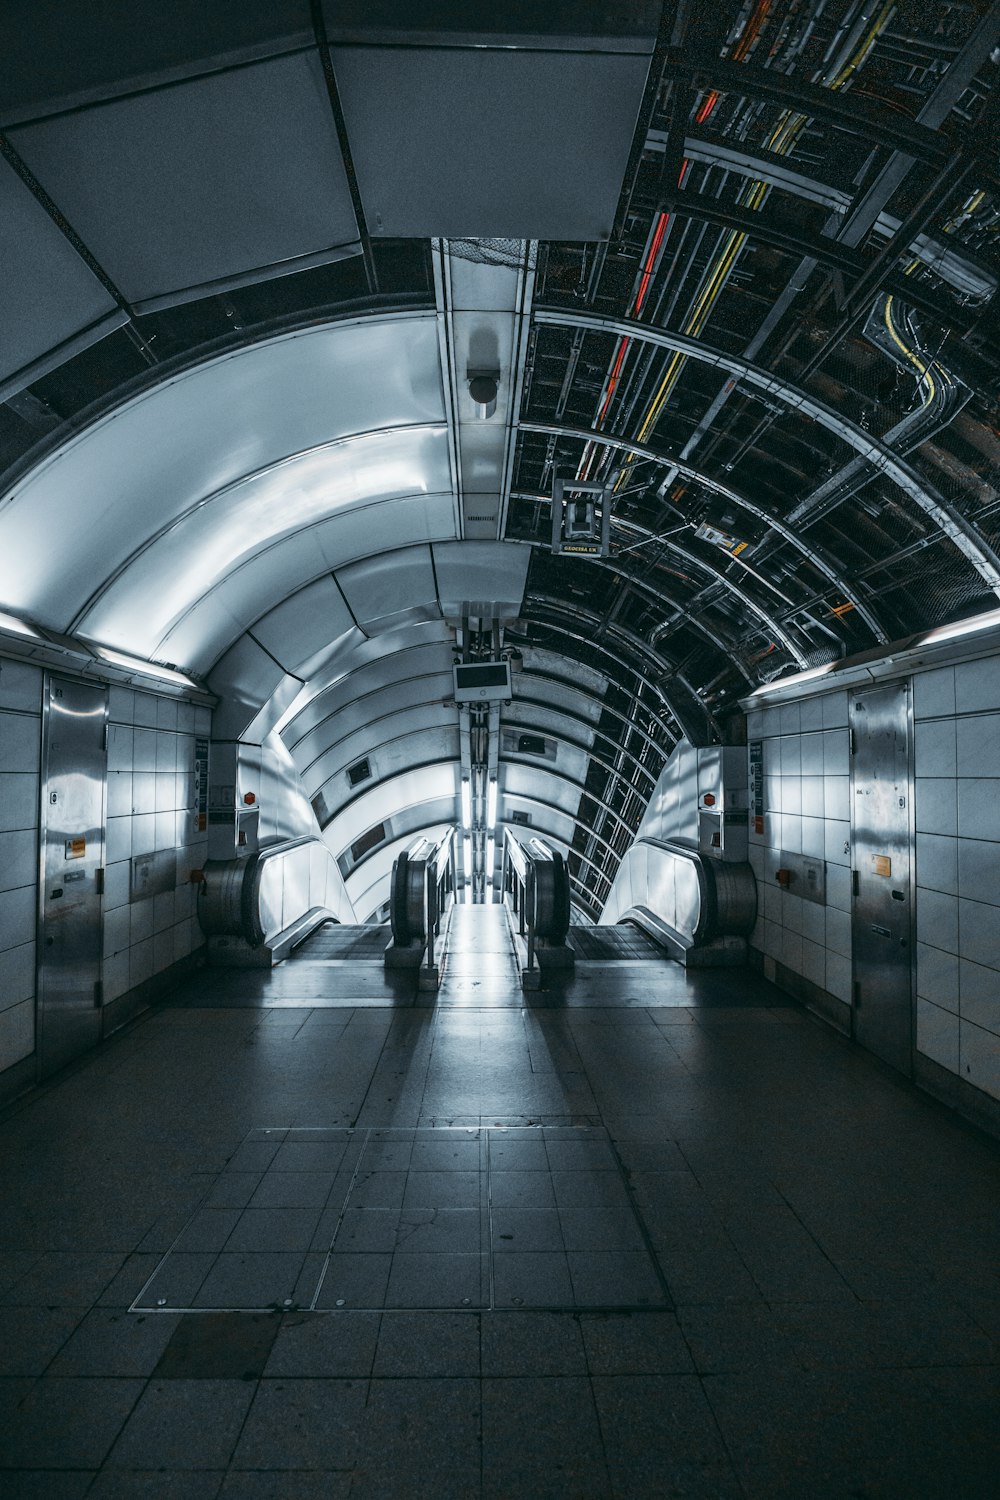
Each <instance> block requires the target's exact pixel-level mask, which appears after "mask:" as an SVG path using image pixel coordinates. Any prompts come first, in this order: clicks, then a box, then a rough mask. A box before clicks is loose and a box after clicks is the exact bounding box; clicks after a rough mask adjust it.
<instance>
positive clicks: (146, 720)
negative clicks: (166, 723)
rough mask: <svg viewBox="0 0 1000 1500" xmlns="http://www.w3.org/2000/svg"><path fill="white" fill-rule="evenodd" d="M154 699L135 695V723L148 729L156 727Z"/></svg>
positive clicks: (148, 694)
mask: <svg viewBox="0 0 1000 1500" xmlns="http://www.w3.org/2000/svg"><path fill="white" fill-rule="evenodd" d="M156 703H157V700H156V698H155V697H154V696H153V695H152V693H136V695H135V709H134V715H135V722H136V723H137V724H145V725H147V726H148V727H149V728H155V727H156ZM150 770H152V766H151V767H150Z"/></svg>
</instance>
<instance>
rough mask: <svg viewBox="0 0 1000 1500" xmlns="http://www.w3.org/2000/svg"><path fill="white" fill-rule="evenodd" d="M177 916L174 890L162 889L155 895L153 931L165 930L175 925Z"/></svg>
mask: <svg viewBox="0 0 1000 1500" xmlns="http://www.w3.org/2000/svg"><path fill="white" fill-rule="evenodd" d="M176 920H177V918H176V917H175V915H174V893H173V891H162V892H161V893H160V894H159V895H158V896H154V897H153V931H154V933H155V932H163V931H165V930H166V928H168V927H173V925H174V922H175V921H176Z"/></svg>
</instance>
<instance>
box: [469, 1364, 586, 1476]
mask: <svg viewBox="0 0 1000 1500" xmlns="http://www.w3.org/2000/svg"><path fill="white" fill-rule="evenodd" d="M482 1399H483V1495H484V1497H485V1500H515V1497H516V1500H521V1497H523V1500H537V1497H538V1496H541V1495H551V1496H553V1497H555V1496H560V1495H566V1496H569V1495H572V1496H574V1497H575V1500H610V1497H611V1494H612V1490H611V1483H610V1480H609V1477H608V1472H607V1469H606V1467H605V1462H604V1445H603V1442H602V1440H601V1432H600V1427H599V1425H598V1419H597V1413H596V1411H595V1409H594V1401H593V1397H592V1395H591V1389H590V1382H589V1381H588V1380H586V1379H582V1378H580V1377H576V1376H565V1377H562V1378H548V1379H546V1378H540V1377H534V1378H524V1379H495V1378H487V1379H484V1380H483V1397H482Z"/></svg>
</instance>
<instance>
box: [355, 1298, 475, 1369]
mask: <svg viewBox="0 0 1000 1500" xmlns="http://www.w3.org/2000/svg"><path fill="white" fill-rule="evenodd" d="M372 1373H373V1375H374V1376H376V1377H384V1376H392V1377H396V1376H408V1377H413V1378H419V1379H427V1378H429V1377H436V1376H478V1374H479V1315H478V1314H477V1313H459V1312H456V1313H452V1312H433V1313H424V1312H388V1311H387V1312H385V1313H384V1314H383V1315H382V1323H381V1327H380V1330H379V1339H378V1349H377V1351H376V1355H375V1364H374V1368H373V1371H372Z"/></svg>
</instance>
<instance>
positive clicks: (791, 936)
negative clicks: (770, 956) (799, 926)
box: [781, 927, 802, 974]
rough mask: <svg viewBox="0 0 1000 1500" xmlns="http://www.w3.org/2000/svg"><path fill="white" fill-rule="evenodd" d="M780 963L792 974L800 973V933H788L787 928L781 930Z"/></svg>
mask: <svg viewBox="0 0 1000 1500" xmlns="http://www.w3.org/2000/svg"><path fill="white" fill-rule="evenodd" d="M781 962H782V963H783V964H784V966H785V968H786V969H791V971H792V973H793V974H801V973H802V934H801V933H800V932H789V930H788V928H787V927H785V928H782V932H781Z"/></svg>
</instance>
